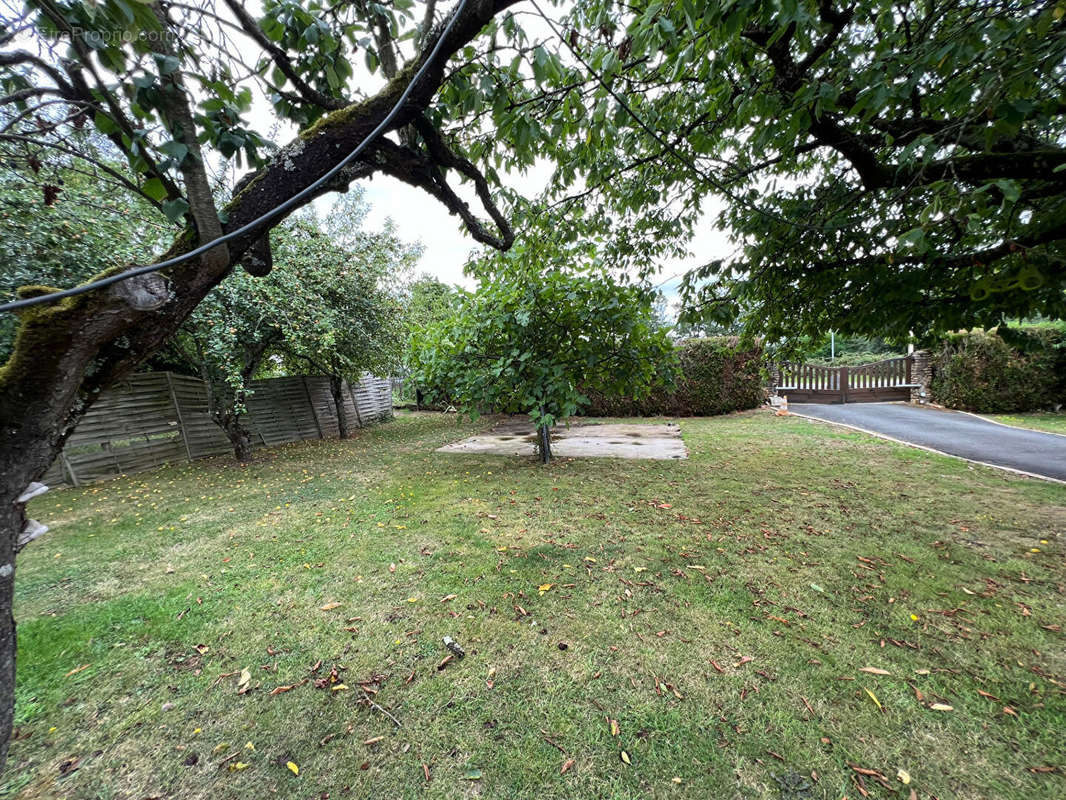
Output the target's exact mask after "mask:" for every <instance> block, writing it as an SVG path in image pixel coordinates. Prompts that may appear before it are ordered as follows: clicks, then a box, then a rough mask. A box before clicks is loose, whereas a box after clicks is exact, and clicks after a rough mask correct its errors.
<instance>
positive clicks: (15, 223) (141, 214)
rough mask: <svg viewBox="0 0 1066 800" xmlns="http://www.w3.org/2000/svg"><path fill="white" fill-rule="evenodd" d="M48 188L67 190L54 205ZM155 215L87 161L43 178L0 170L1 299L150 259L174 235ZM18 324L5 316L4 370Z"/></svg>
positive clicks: (0, 334)
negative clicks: (48, 197)
mask: <svg viewBox="0 0 1066 800" xmlns="http://www.w3.org/2000/svg"><path fill="white" fill-rule="evenodd" d="M45 186H52V187H56V188H58V189H59V191H58V194H57V195H56V198H55V200H54V202H52V203H51V204H49V203H48V202H47V201H46V191H45V189H44V187H45ZM153 216H154V212H153V211H152V209H151V207H150V206H148V204H147V203H145V202H143V201H142V200H140V199H139V198H137V197H136V196H133V197H131V196H129V195H125V194H123V193H121V192H116V191H115V190H114V187H113V186H111V185H110V184H108V183H107V182H105V181H104V180H102V179H101V177H100V176H99V174H94V173H93V172H92V171H91V168H90V167H89V165H87V164H85V163H84V162H81V161H79V160H69V161H66V162H63V163H55V164H53V165H51V166H50V167H48V168H47V169H42V170H41V173H40V174H39V175H37V176H26V175H22V174H19V173H17V172H15V171H14V170H11V169H8V168H7V167H6V166H5V167H2V168H0V298H2V299H3V302H7V301H9V300H14V299H15V298H16V289H18V288H19V287H20V286H26V285H41V284H43V285H47V286H58V287H62V288H66V287H68V286H73V285H75V284H77V283H81V282H82V281H84V280H87V279H88V278H90V277H92V276H93V275H96V274H97V273H99V272H102V271H103V270H105V269H108V268H109V267H121V266H125V265H127V264H129V263H131V262H136V261H138V260H143V259H145V258H147V257H148V256H150V255H151V253H152V251H153V250H154V249H156V248H157V247H158V246H159V245H160V244H161V243H162V242H164V241H165V239H166V237H167V236H168V235H169V233H170V232H171V231H170V230H168V229H167V227H166V226H165V225H164V224H161V223H160V222H158V221H157V220H155V219H153ZM17 322H18V317H16V316H15V315H14V314H0V364H2V363H3V362H5V361H7V359H8V357H9V356H10V355H11V348H12V346H13V344H14V338H15V328H16V325H17Z"/></svg>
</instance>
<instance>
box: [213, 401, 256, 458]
mask: <svg viewBox="0 0 1066 800" xmlns="http://www.w3.org/2000/svg"><path fill="white" fill-rule="evenodd" d="M219 427H221V428H222V430H223V431H225V433H226V438H227V439H229V442H230V444H231V445H233V457H234V458H236V459H237V461H239V462H240V463H241V464H247V463H248V462H249V461H251V460H252V434H251V432H250V431H249V430H248V429H247V428H246V427H244V425H243V424H242V423H241V418H240V416H239V415H238V414H233V413H229V414H224V415H222V418H221V422H219Z"/></svg>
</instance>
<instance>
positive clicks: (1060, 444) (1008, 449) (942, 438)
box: [788, 403, 1066, 481]
mask: <svg viewBox="0 0 1066 800" xmlns="http://www.w3.org/2000/svg"><path fill="white" fill-rule="evenodd" d="M788 408H789V411H792V412H794V413H796V414H800V415H803V416H807V417H815V418H817V419H820V420H825V421H826V422H838V423H841V424H843V425H851V426H853V427H856V428H862V429H864V430H867V431H871V432H874V433H879V434H882V435H884V436H888V437H891V438H893V439H899V440H900V441H903V442H908V443H910V444H916V445H921V446H923V447H929V448H932V449H933V450H939V451H941V452H943V453H948V454H950V455H953V456H961V457H962V458H968V459H971V460H973V461H980V462H983V463H985V464H993V465H995V466H998V467H1009V468H1010V469H1016V470H1021V471H1022V472H1029V473H1032V474H1034V475H1041V476H1043V477H1045V478H1056V479H1058V480H1060V481H1066V436H1058V435H1056V434H1053V433H1040V432H1038V431H1029V430H1024V429H1022V428H1010V427H1007V426H1006V425H998V424H996V423H994V422H989V421H988V420H984V419H980V418H978V417H974V416H971V415H970V414H963V413H960V412H958V411H943V410H940V409H936V408H923V407H921V406H912V405H907V404H905V403H847V404H843V405H822V404H818V403H789V406H788Z"/></svg>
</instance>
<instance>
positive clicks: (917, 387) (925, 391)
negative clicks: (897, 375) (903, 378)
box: [911, 350, 933, 405]
mask: <svg viewBox="0 0 1066 800" xmlns="http://www.w3.org/2000/svg"><path fill="white" fill-rule="evenodd" d="M911 358H912V359H913V362H912V363H911V383H912V384H913V386H912V387H911V402H912V403H920V404H922V405H925V404H926V403H928V402H930V400H931V391H930V387H931V386H932V383H933V354H932V353H931V352H929V351H928V350H915V351H914V352H913V353H911Z"/></svg>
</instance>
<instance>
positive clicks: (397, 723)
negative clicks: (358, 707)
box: [360, 687, 403, 728]
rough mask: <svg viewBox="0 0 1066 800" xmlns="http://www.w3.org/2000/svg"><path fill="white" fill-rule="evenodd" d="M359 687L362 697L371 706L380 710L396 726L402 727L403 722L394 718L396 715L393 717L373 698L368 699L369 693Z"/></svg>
mask: <svg viewBox="0 0 1066 800" xmlns="http://www.w3.org/2000/svg"><path fill="white" fill-rule="evenodd" d="M360 688H362V689H363V699H364V700H366V702H367V703H368V704H369V705H370V707H371V708H373V709H374V710H376V711H380V712H381V713H382V714H384V715H385V716H386V717H388V718H389V719H391V720H392V721H393V722H394V723H395V725H396V727H397V728H402V727H403V723H401V722H400V721H399V720H398V719H396V717H394V716H393V715H392V714H390V713H389V712H388V711H386V710H385V709H384V708H382V707H381V706H379V705H378V704H377V703H375V702H374V701H373V700H371V699H370V695H369V694H368V693H367V691H366V689H365V688H363V687H360Z"/></svg>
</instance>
